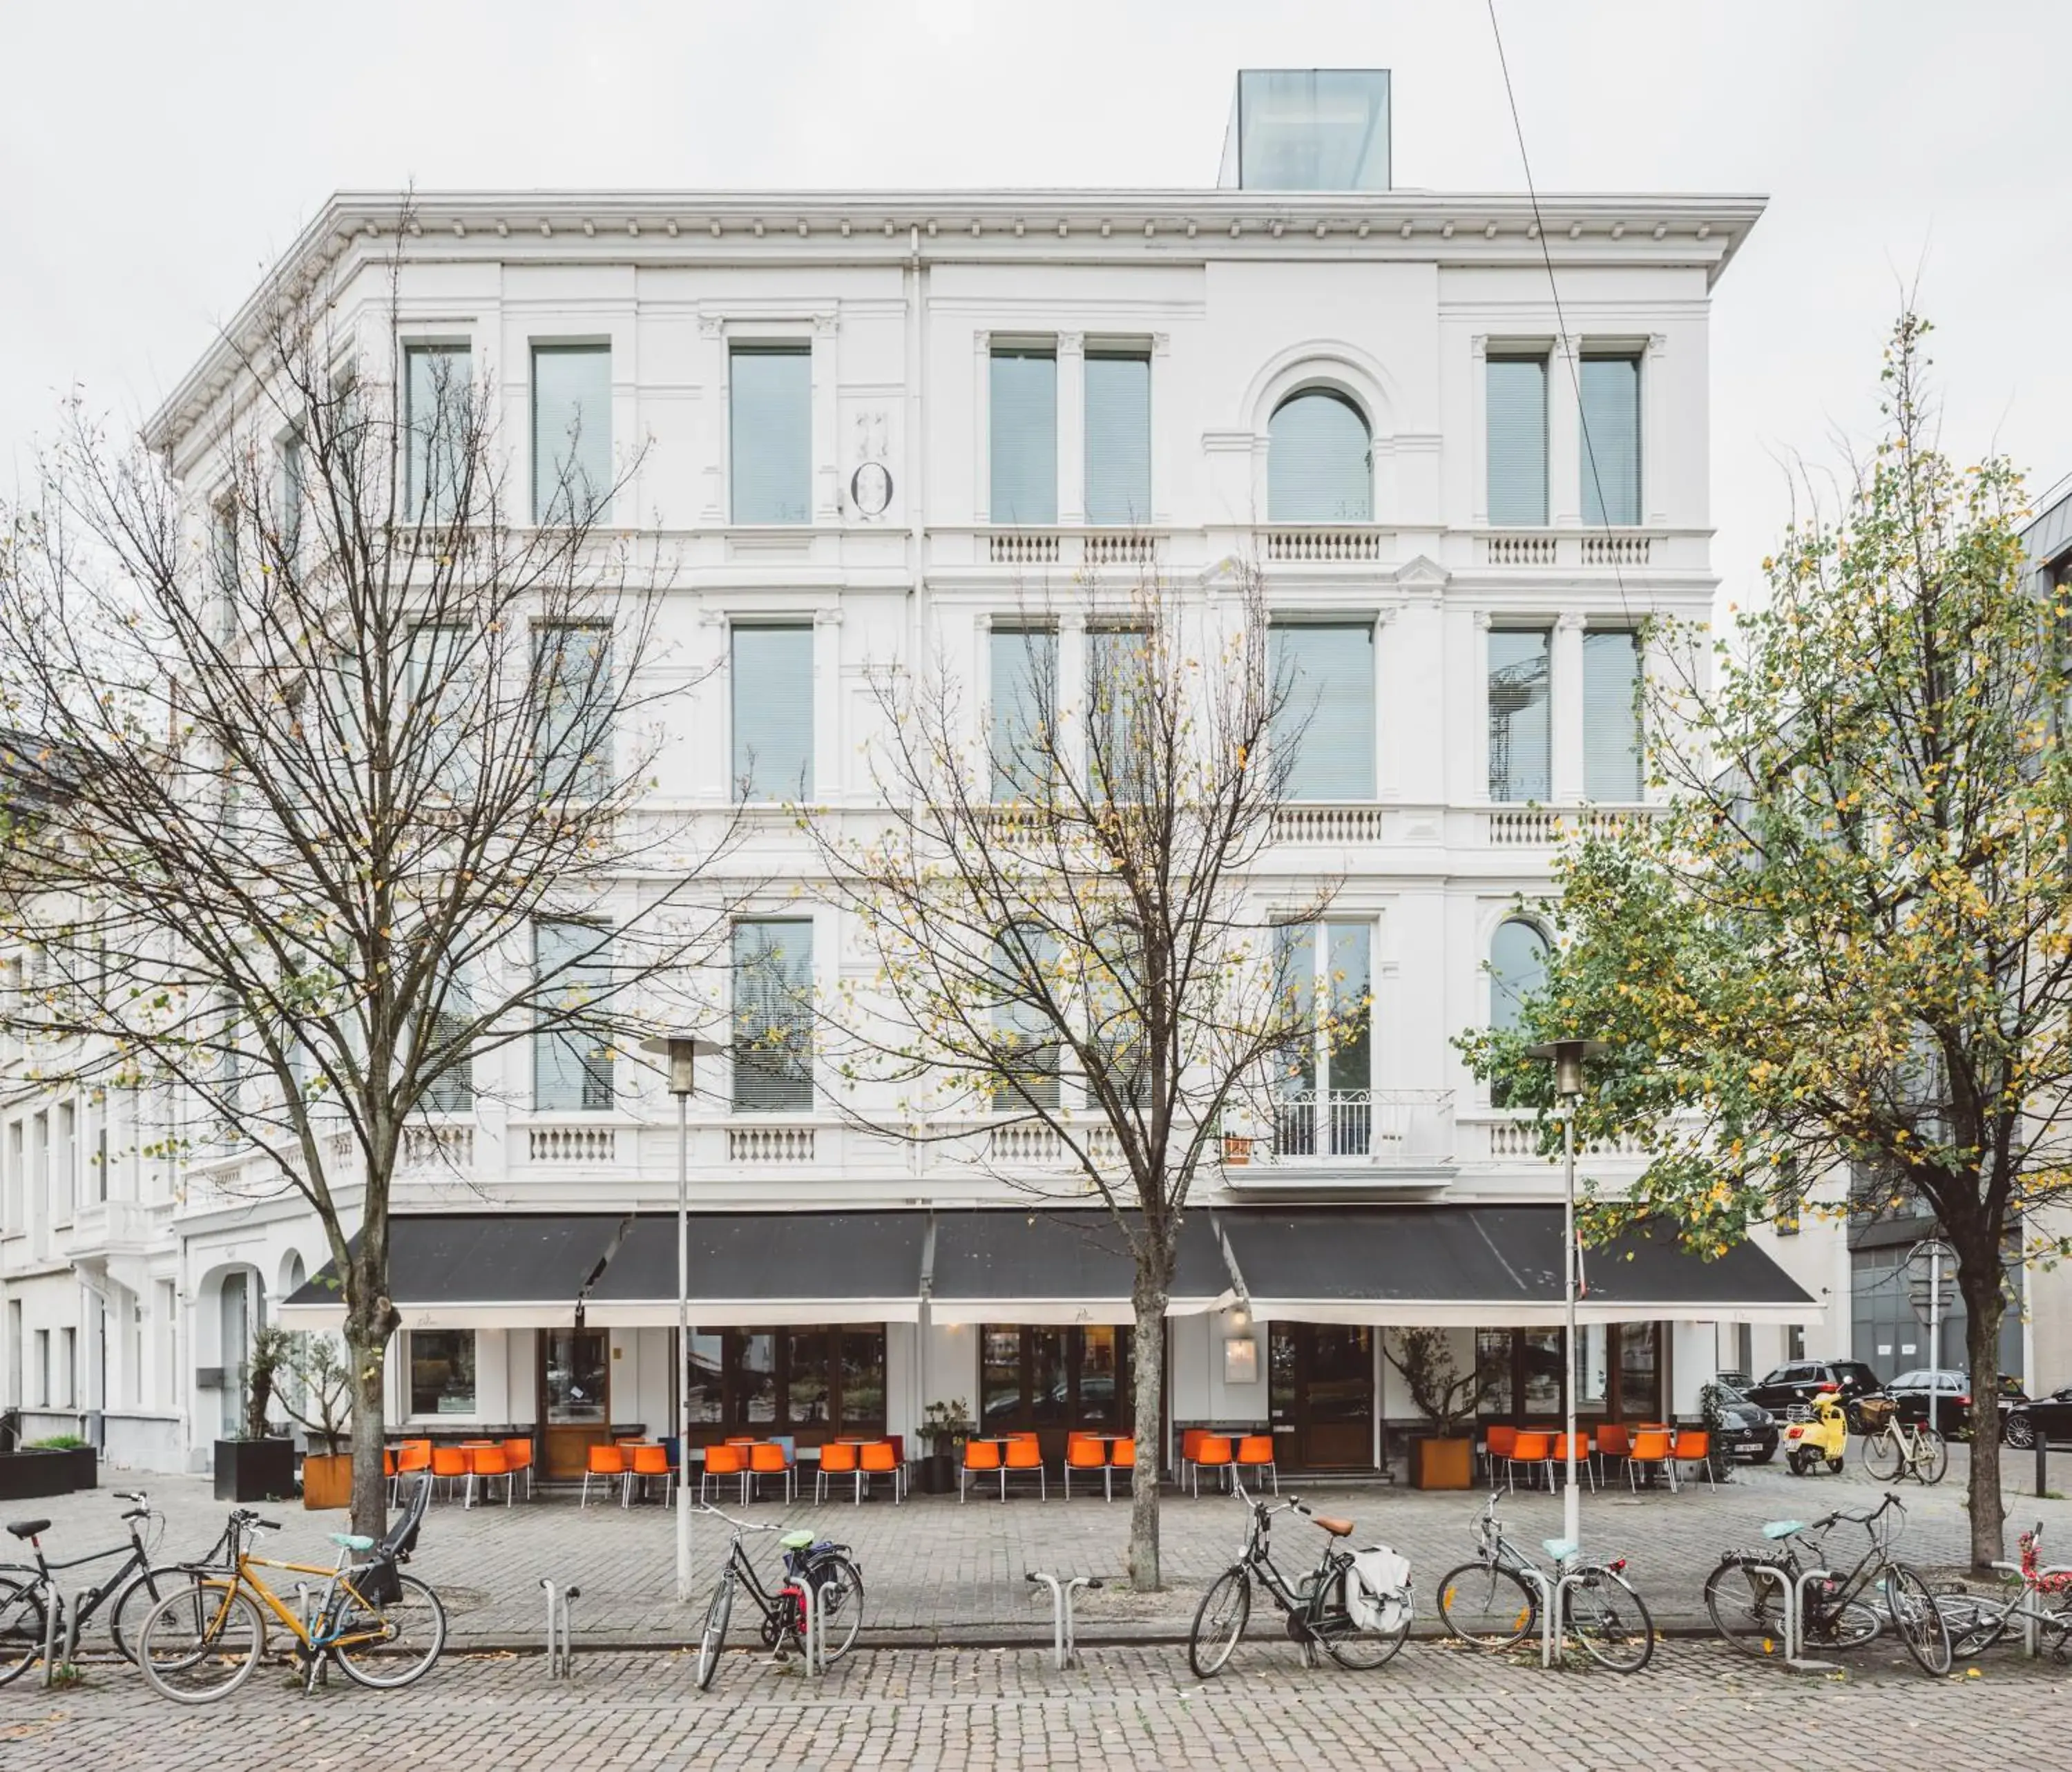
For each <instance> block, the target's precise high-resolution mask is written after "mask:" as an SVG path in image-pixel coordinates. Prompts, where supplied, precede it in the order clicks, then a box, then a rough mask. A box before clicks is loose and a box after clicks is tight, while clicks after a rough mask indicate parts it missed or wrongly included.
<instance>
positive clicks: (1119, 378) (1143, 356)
mask: <svg viewBox="0 0 2072 1772" xmlns="http://www.w3.org/2000/svg"><path fill="white" fill-rule="evenodd" d="M1086 490H1087V522H1088V523H1090V524H1128V525H1136V526H1141V525H1142V524H1147V523H1149V521H1150V520H1151V358H1150V356H1149V353H1147V352H1142V351H1124V350H1110V349H1098V350H1096V349H1089V350H1088V351H1087V488H1086Z"/></svg>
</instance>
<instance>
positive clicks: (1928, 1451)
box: [1861, 1397, 1950, 1484]
mask: <svg viewBox="0 0 2072 1772" xmlns="http://www.w3.org/2000/svg"><path fill="white" fill-rule="evenodd" d="M1877 1400H1878V1399H1874V1398H1869V1397H1866V1398H1865V1399H1864V1402H1863V1404H1862V1405H1861V1408H1862V1411H1863V1417H1864V1470H1867V1471H1868V1472H1869V1473H1870V1474H1871V1478H1872V1481H1873V1482H1898V1481H1899V1480H1900V1478H1902V1477H1915V1478H1919V1479H1920V1480H1921V1482H1923V1483H1924V1484H1925V1483H1938V1482H1942V1474H1943V1473H1944V1472H1945V1471H1947V1470H1948V1469H1949V1468H1950V1448H1949V1445H1948V1444H1947V1442H1946V1441H1944V1440H1943V1437H1942V1435H1941V1434H1939V1433H1937V1432H1936V1431H1935V1430H1934V1429H1933V1428H1931V1427H1930V1426H1929V1425H1927V1423H1926V1421H1922V1422H1919V1423H1912V1422H1906V1421H1902V1420H1900V1419H1899V1413H1898V1411H1897V1410H1896V1409H1895V1408H1893V1407H1892V1405H1891V1404H1889V1403H1887V1404H1886V1405H1885V1408H1884V1409H1883V1410H1882V1411H1881V1412H1877V1413H1876V1414H1873V1411H1872V1409H1871V1404H1872V1403H1873V1401H1877Z"/></svg>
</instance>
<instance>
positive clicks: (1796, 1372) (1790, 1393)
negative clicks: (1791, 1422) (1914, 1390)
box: [1748, 1359, 1885, 1433]
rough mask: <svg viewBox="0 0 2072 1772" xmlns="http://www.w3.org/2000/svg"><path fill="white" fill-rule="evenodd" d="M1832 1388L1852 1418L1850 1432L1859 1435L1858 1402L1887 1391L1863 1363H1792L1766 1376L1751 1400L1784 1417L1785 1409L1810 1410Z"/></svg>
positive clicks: (1751, 1393) (1754, 1388)
mask: <svg viewBox="0 0 2072 1772" xmlns="http://www.w3.org/2000/svg"><path fill="white" fill-rule="evenodd" d="M1830 1384H1831V1385H1833V1386H1834V1387H1835V1388H1836V1389H1837V1390H1838V1391H1840V1392H1841V1393H1842V1406H1843V1409H1844V1412H1845V1413H1846V1414H1847V1415H1848V1418H1849V1429H1850V1432H1852V1433H1861V1432H1862V1431H1863V1420H1862V1418H1861V1416H1860V1415H1859V1414H1858V1413H1857V1411H1856V1399H1857V1398H1858V1397H1862V1396H1876V1395H1877V1394H1878V1393H1879V1392H1882V1391H1883V1390H1884V1388H1885V1387H1884V1386H1883V1385H1882V1384H1881V1383H1879V1382H1878V1375H1877V1373H1875V1372H1873V1371H1872V1370H1871V1369H1870V1368H1869V1367H1868V1366H1866V1365H1864V1363H1863V1362H1862V1361H1861V1360H1854V1359H1830V1360H1820V1359H1800V1360H1793V1361H1791V1362H1790V1363H1789V1364H1787V1365H1784V1366H1780V1367H1778V1368H1777V1369H1776V1370H1775V1371H1771V1372H1767V1373H1765V1374H1764V1375H1763V1379H1762V1383H1760V1384H1754V1385H1751V1386H1750V1387H1749V1392H1748V1399H1749V1401H1750V1402H1751V1403H1760V1404H1762V1406H1763V1407H1764V1408H1766V1409H1768V1410H1770V1412H1772V1413H1774V1414H1776V1415H1782V1414H1783V1413H1784V1412H1785V1411H1786V1409H1790V1408H1797V1407H1799V1406H1800V1405H1802V1404H1803V1405H1804V1406H1806V1407H1807V1408H1811V1406H1812V1402H1813V1399H1814V1398H1815V1397H1816V1396H1819V1394H1820V1392H1821V1391H1822V1390H1823V1389H1824V1388H1826V1387H1827V1386H1828V1385H1830Z"/></svg>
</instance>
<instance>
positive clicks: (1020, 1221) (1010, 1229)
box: [928, 1207, 1236, 1323]
mask: <svg viewBox="0 0 2072 1772" xmlns="http://www.w3.org/2000/svg"><path fill="white" fill-rule="evenodd" d="M1134 1273H1135V1269H1134V1267H1133V1264H1132V1262H1131V1260H1130V1257H1129V1248H1128V1242H1127V1241H1126V1240H1125V1239H1124V1235H1123V1233H1122V1231H1121V1229H1120V1227H1119V1226H1118V1225H1117V1224H1116V1222H1115V1220H1114V1219H1113V1218H1112V1216H1111V1215H1108V1213H1106V1212H1104V1211H1045V1210H1034V1211H1004V1210H1001V1209H999V1208H997V1207H996V1208H990V1209H986V1208H973V1209H972V1210H969V1211H956V1212H938V1213H937V1214H936V1215H935V1267H934V1270H933V1277H932V1281H931V1285H930V1286H929V1289H928V1297H929V1304H930V1308H931V1314H932V1316H933V1318H934V1320H935V1322H940V1323H956V1322H1001V1323H1126V1322H1130V1321H1131V1320H1132V1319H1133V1318H1134V1316H1135V1314H1136V1312H1135V1309H1134V1307H1133V1305H1132V1303H1131V1301H1130V1293H1131V1289H1132V1282H1133V1278H1134ZM1235 1297H1236V1290H1235V1287H1234V1285H1232V1283H1231V1275H1230V1269H1229V1268H1228V1266H1227V1264H1226V1263H1225V1262H1224V1260H1223V1250H1222V1248H1221V1246H1220V1244H1219V1241H1218V1240H1217V1237H1216V1234H1215V1227H1213V1226H1212V1225H1211V1223H1210V1221H1209V1215H1208V1214H1207V1212H1197V1213H1194V1214H1191V1215H1189V1216H1188V1217H1187V1218H1186V1219H1185V1220H1183V1221H1182V1224H1181V1227H1180V1248H1179V1260H1178V1266H1177V1268H1176V1269H1175V1271H1174V1277H1173V1286H1172V1292H1171V1296H1170V1300H1169V1301H1168V1303H1167V1305H1166V1307H1165V1314H1167V1315H1168V1316H1169V1317H1188V1316H1196V1315H1199V1314H1201V1313H1202V1312H1204V1311H1211V1310H1216V1309H1220V1308H1222V1307H1223V1305H1227V1304H1229V1303H1230V1302H1231V1301H1232V1300H1233V1299H1234V1298H1235Z"/></svg>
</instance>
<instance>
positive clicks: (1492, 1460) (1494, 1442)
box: [1482, 1421, 1518, 1489]
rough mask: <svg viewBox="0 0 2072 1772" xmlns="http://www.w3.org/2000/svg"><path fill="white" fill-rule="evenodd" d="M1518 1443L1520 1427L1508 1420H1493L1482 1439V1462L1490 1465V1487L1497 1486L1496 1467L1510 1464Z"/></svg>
mask: <svg viewBox="0 0 2072 1772" xmlns="http://www.w3.org/2000/svg"><path fill="white" fill-rule="evenodd" d="M1517 1444H1518V1429H1515V1428H1514V1427H1512V1426H1511V1425H1510V1424H1509V1423H1508V1422H1506V1421H1492V1422H1491V1423H1490V1430H1489V1432H1488V1433H1487V1434H1486V1435H1485V1436H1484V1437H1483V1439H1482V1462H1483V1464H1484V1465H1485V1466H1487V1467H1488V1470H1489V1480H1490V1488H1492V1489H1494V1488H1495V1487H1496V1467H1497V1466H1498V1465H1505V1466H1508V1465H1509V1464H1510V1462H1511V1449H1512V1448H1513V1447H1514V1446H1515V1445H1517Z"/></svg>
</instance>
